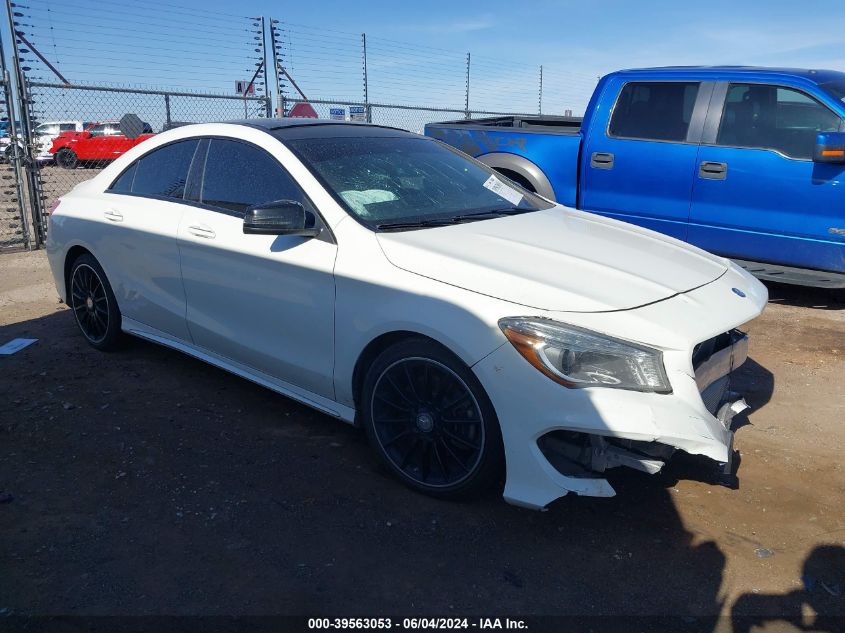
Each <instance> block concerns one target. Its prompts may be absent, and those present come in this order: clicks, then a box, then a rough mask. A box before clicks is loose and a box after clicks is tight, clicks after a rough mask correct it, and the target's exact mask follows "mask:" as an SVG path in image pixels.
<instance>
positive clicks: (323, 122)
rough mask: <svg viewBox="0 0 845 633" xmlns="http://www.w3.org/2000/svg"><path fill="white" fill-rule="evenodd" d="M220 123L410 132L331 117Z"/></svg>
mask: <svg viewBox="0 0 845 633" xmlns="http://www.w3.org/2000/svg"><path fill="white" fill-rule="evenodd" d="M220 123H228V124H230V125H244V126H246V127H252V128H256V129H259V130H264V131H266V132H279V131H282V130H290V129H293V128H312V127H320V126H327V127H329V126H330V127H335V126H343V127H351V128H359V129H361V130H362V131H363V130H364V129H368V128H370V129H371V128H375V129H382V130H394V131H396V132H404V133H405V134H410V132H408V131H407V130H403V129H401V128H396V127H391V126H389V125H376V124H374V123H359V122H357V121H334V120H331V119H306V118H295V117H294V118H290V119H237V120H234V121H220ZM320 135H321V136H322V135H323V133H322V132H321V133H320Z"/></svg>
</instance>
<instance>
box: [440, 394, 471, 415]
mask: <svg viewBox="0 0 845 633" xmlns="http://www.w3.org/2000/svg"><path fill="white" fill-rule="evenodd" d="M467 398H469V392H467V391H462V392H461V393H459V394H458V396H457V397H456V398H453V399H452V400H450V401H449V402H448V403H447V404H445V405H441V406H440V410H441V411H451V410H452V409H454V408H455V407H456V406H458V404H459V403H460V402H461V401H462V400H466V399H467Z"/></svg>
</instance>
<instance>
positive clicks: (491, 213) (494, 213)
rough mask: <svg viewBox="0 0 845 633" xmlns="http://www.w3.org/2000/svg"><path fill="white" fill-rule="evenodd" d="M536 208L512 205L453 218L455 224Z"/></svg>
mask: <svg viewBox="0 0 845 633" xmlns="http://www.w3.org/2000/svg"><path fill="white" fill-rule="evenodd" d="M534 210H535V209H520V208H518V207H511V208H509V209H494V210H492V211H482V212H481V213H466V214H464V215H456V216H454V217H453V218H452V222H454V223H455V224H458V223H461V222H473V221H474V220H490V219H492V218H501V217H504V216H508V215H519V214H521V213H528V212H529V211H534Z"/></svg>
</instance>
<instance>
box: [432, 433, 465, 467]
mask: <svg viewBox="0 0 845 633" xmlns="http://www.w3.org/2000/svg"><path fill="white" fill-rule="evenodd" d="M438 441H439V442H440V445H441V446H442V447H443V448H445V449H446V452H447V453H449V455H450V456H451V458H452V459H453V460H454V461H455V462H456V463H457V464H458V466H460V467H461V469H462V470H463V471H464V472H469V469H468V468H467V467H466V464H464V460H462V459H461V458H460V457H458V456H457V455H456V454H455V451H453V450H452V449H451V448H449V445H448V444H447V443H446V442H445V441H444V440H443V438H442V437H441V438H438Z"/></svg>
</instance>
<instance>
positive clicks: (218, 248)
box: [178, 138, 337, 398]
mask: <svg viewBox="0 0 845 633" xmlns="http://www.w3.org/2000/svg"><path fill="white" fill-rule="evenodd" d="M202 150H204V151H205V152H206V156H205V160H204V161H199V164H200V165H201V171H202V173H201V174H196V177H192V179H191V180H192V183H198V184H197V185H196V186H195V187H193V190H189V191H188V193H187V194H186V199H188V200H193V201H194V204H193V206H191V207H188V208H186V210H185V214H184V215H183V217H182V221H181V223H180V226H179V231H178V242H179V250H180V253H181V262H182V280H183V284H184V288H185V294H186V298H187V324H188V329H189V331H190V334H191V337H192V339H193V342H194V344H195V345H196V346H198V347H200V348H203V349H204V350H207V351H209V352H211V353H213V354H216V355H218V356H222V357H224V358H226V359H229V360H232V361H235V362H237V363H240V364H242V365H245V366H247V367H248V368H250V369H252V370H257V371H259V372H262V373H263V374H266V375H268V376H270V377H272V378H275V379H277V380H282V381H285V382H287V383H290V384H292V385H295V386H297V387H300V388H303V389H307V390H308V391H310V392H312V393H316V394H319V395H322V396H325V397H328V398H333V397H334V386H333V367H334V299H335V283H334V263H335V256H336V254H337V247H336V246H335V244H334V242H333V240H332V239H331V236H330V234H329V231H328V230H327V229H326V228H325V227H322V228H323V231H322V233H321V235H320V236H319V237H316V238H306V237H301V236H291V235H279V236H275V235H245V234H244V232H243V217H244V212H245V211H246V209H247V208H249V207H250V206H253V205H256V204H260V203H265V202H271V201H277V200H296V201H297V202H300V203H302V204H303V205H304V206H306V207H308V208H311V209H312V210H313V211H315V213H316V209H314V207H313V205H312V204H311V202H310V200H309V199H308V198H307V196H306V195H305V193H304V192H303V191H302V190H301V189H300V188H299V186H298V185H297V183H296V182H295V181H294V180H293V178H292V177H291V176H290V175H289V174H288V172H287V171H286V170H285V169H284V168H283V167H282V165H281V164H280V163H279V161H278V159H277V158H276V157H275V156H273V155H271V154H270V153H269V152H267V151H266V150H264V149H262V148H260V147H258V146H256V145H253V144H251V143H247V142H244V141H240V140H234V139H221V138H213V139H207V140H205V141H204V148H202V149H201V151H202Z"/></svg>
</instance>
